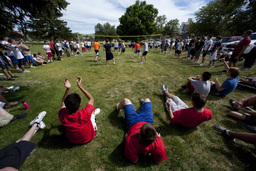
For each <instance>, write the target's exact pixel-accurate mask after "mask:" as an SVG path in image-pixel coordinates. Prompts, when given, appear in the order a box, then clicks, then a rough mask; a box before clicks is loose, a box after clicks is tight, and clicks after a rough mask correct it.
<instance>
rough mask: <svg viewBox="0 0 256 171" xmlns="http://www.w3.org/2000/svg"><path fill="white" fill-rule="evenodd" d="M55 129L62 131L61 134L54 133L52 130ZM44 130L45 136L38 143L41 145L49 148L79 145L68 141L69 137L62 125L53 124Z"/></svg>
mask: <svg viewBox="0 0 256 171" xmlns="http://www.w3.org/2000/svg"><path fill="white" fill-rule="evenodd" d="M54 129H57V130H58V131H59V132H61V134H52V133H51V132H53V130H54ZM43 131H44V136H43V138H42V139H41V140H40V141H39V142H38V144H37V145H38V146H39V147H42V148H47V149H51V148H53V149H66V148H72V147H75V146H77V145H74V144H71V143H69V142H68V139H67V137H66V135H65V130H64V128H63V126H62V125H59V126H53V125H51V126H49V128H45V129H43ZM54 132H56V131H54Z"/></svg>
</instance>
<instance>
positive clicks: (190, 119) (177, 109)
mask: <svg viewBox="0 0 256 171" xmlns="http://www.w3.org/2000/svg"><path fill="white" fill-rule="evenodd" d="M161 89H162V92H161V94H163V95H165V96H166V103H165V105H166V109H167V110H168V112H169V117H170V120H171V122H172V123H179V124H181V125H182V126H184V127H188V128H193V127H196V126H198V125H200V124H201V123H203V122H204V121H207V120H211V119H212V111H211V110H210V109H207V108H204V105H205V104H206V101H207V100H206V97H205V96H204V95H203V94H200V93H192V95H191V103H192V105H193V107H191V108H189V107H188V106H187V105H186V104H185V103H184V102H183V101H182V100H181V99H180V98H179V97H177V96H174V95H172V94H170V93H169V92H168V87H167V86H164V85H162V87H161Z"/></svg>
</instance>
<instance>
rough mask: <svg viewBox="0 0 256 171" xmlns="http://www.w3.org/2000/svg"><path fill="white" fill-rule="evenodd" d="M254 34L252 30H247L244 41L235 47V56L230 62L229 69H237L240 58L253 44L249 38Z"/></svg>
mask: <svg viewBox="0 0 256 171" xmlns="http://www.w3.org/2000/svg"><path fill="white" fill-rule="evenodd" d="M251 34H252V30H247V31H245V32H244V33H243V34H242V37H243V38H244V39H242V40H241V41H240V42H239V43H238V45H237V46H236V47H235V49H234V51H233V54H232V55H231V57H230V60H229V63H228V64H229V67H231V66H232V64H233V67H237V62H238V60H239V57H240V56H241V55H242V54H243V53H244V51H245V50H246V48H247V46H248V45H249V44H250V43H251V38H250V37H249V36H250V35H251Z"/></svg>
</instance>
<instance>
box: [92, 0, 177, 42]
mask: <svg viewBox="0 0 256 171" xmlns="http://www.w3.org/2000/svg"><path fill="white" fill-rule="evenodd" d="M157 15H158V10H157V9H156V8H154V6H153V5H148V4H146V2H145V1H139V0H137V1H136V2H135V4H134V5H132V6H130V7H128V8H127V9H126V12H125V14H124V15H122V16H121V17H120V18H119V22H120V25H119V26H117V29H115V26H111V25H110V24H109V23H105V24H104V25H101V24H100V23H98V24H97V25H96V26H95V35H117V34H118V35H120V37H121V38H122V39H127V38H126V37H122V35H123V36H124V35H130V36H133V35H151V34H163V35H170V36H174V35H175V34H176V33H177V31H178V25H179V20H178V19H174V20H170V21H169V22H166V16H165V15H163V16H157ZM101 38H102V37H101ZM104 38H107V37H104ZM110 38H113V37H110ZM144 38H147V37H144ZM128 39H130V38H128Z"/></svg>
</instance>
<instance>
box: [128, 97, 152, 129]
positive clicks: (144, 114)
mask: <svg viewBox="0 0 256 171" xmlns="http://www.w3.org/2000/svg"><path fill="white" fill-rule="evenodd" d="M124 115H125V120H126V125H127V128H128V129H129V128H130V127H131V126H132V125H133V124H135V123H137V122H141V121H145V122H149V123H150V124H153V110H152V106H151V102H145V103H143V105H142V106H141V109H140V113H139V114H137V112H136V111H135V109H134V107H133V105H132V104H129V105H125V106H124Z"/></svg>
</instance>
